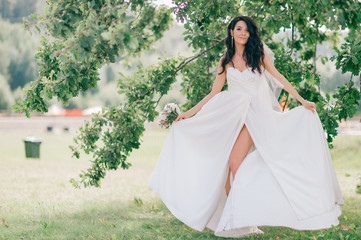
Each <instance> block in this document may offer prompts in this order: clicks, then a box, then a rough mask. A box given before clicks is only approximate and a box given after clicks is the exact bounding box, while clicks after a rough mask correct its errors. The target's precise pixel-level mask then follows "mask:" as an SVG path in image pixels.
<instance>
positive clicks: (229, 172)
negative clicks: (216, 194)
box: [226, 167, 231, 196]
mask: <svg viewBox="0 0 361 240" xmlns="http://www.w3.org/2000/svg"><path fill="white" fill-rule="evenodd" d="M230 176H231V167H229V170H228V176H227V182H226V193H227V196H228V193H229V191H230V190H231V179H230Z"/></svg>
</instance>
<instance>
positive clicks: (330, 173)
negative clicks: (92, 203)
mask: <svg viewBox="0 0 361 240" xmlns="http://www.w3.org/2000/svg"><path fill="white" fill-rule="evenodd" d="M262 84H263V83H262ZM262 84H261V87H258V88H257V92H256V93H255V94H249V92H245V91H243V90H241V89H236V88H231V90H227V91H222V92H220V93H218V94H217V95H215V96H214V97H213V98H211V99H210V100H209V101H208V102H207V103H206V104H205V105H204V106H203V108H202V109H201V111H199V112H198V113H197V114H196V115H194V116H193V117H191V118H188V119H185V120H180V121H179V122H177V123H175V124H173V125H172V127H171V128H170V132H169V135H168V136H167V139H166V141H165V143H164V146H163V149H162V151H161V154H160V157H159V160H158V162H157V165H156V167H155V169H154V172H153V174H152V177H151V179H150V182H149V187H150V188H152V189H153V190H154V191H155V192H157V194H158V195H159V196H160V198H161V199H162V201H163V202H164V203H165V205H166V206H167V208H168V209H169V210H170V211H171V212H172V214H173V215H174V216H176V217H177V218H178V219H179V220H181V221H182V222H184V223H185V224H187V225H188V226H190V227H192V228H194V229H196V230H198V231H202V230H203V229H204V228H205V227H208V228H210V229H212V230H214V231H215V235H217V236H224V237H238V236H242V235H247V234H250V233H262V231H260V230H259V229H258V228H257V226H285V227H290V228H293V229H299V230H311V229H312V230H315V229H322V228H329V227H331V226H332V225H338V224H339V221H338V217H339V216H340V214H341V210H340V206H339V205H341V204H343V199H342V196H341V192H340V189H339V186H338V182H337V178H336V174H335V171H334V168H333V164H332V159H331V156H330V152H329V149H328V146H327V142H326V139H325V135H324V132H323V128H322V125H321V123H320V120H319V117H318V115H317V114H314V113H312V112H311V111H309V110H307V109H305V108H304V107H302V106H300V107H297V108H295V109H292V110H290V111H288V112H286V113H280V112H277V111H275V110H273V109H272V106H271V105H270V103H269V102H268V100H269V98H268V97H269V95H268V94H269V93H268V92H267V91H268V89H267V86H266V85H262ZM267 96H268V97H267ZM244 125H245V126H246V127H247V129H248V131H249V133H250V135H251V137H252V139H253V142H254V149H253V151H250V153H249V154H248V155H247V156H246V158H245V159H244V161H243V162H242V164H241V165H240V167H239V169H238V171H237V173H236V176H235V179H234V181H233V182H232V187H231V191H230V193H229V195H228V197H227V196H226V192H225V183H226V178H227V176H228V171H229V161H228V160H229V155H230V153H231V150H232V148H233V145H234V143H235V141H236V138H237V136H238V134H239V132H240V130H241V129H242V127H243V126H244Z"/></svg>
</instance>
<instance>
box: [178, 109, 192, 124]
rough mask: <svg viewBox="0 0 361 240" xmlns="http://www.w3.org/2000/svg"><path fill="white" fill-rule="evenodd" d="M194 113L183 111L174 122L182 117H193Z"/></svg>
mask: <svg viewBox="0 0 361 240" xmlns="http://www.w3.org/2000/svg"><path fill="white" fill-rule="evenodd" d="M193 115H194V114H192V113H190V112H189V111H187V112H184V113H181V114H179V115H178V116H177V118H176V119H175V120H174V122H178V121H179V120H181V119H187V118H190V117H192V116H193Z"/></svg>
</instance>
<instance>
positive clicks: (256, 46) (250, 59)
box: [219, 16, 264, 74]
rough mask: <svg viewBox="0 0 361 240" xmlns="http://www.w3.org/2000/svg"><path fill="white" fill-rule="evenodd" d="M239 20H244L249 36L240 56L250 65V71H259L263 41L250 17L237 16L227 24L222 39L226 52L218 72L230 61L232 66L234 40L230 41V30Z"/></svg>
mask: <svg viewBox="0 0 361 240" xmlns="http://www.w3.org/2000/svg"><path fill="white" fill-rule="evenodd" d="M239 21H244V22H245V23H246V24H247V28H248V32H249V38H248V40H247V43H246V45H245V48H244V52H243V55H242V57H243V59H244V60H245V62H246V65H247V66H249V67H252V72H254V70H255V69H257V70H258V72H259V73H261V67H260V65H261V63H262V64H263V61H264V53H263V43H262V41H261V38H260V36H259V32H258V27H257V25H256V23H255V22H254V21H253V19H252V18H250V17H247V16H238V17H235V18H234V19H233V20H232V21H231V22H230V23H229V24H228V31H227V37H226V38H225V40H224V42H225V44H226V47H227V50H226V53H225V55H224V58H223V62H222V68H223V70H222V72H221V73H219V74H222V73H223V72H224V71H225V69H226V65H227V63H229V62H230V63H232V65H233V67H234V64H233V61H232V58H233V56H234V54H235V52H236V47H235V42H234V40H233V43H232V35H231V30H234V27H235V26H236V24H237V23H238V22H239ZM232 46H233V47H232Z"/></svg>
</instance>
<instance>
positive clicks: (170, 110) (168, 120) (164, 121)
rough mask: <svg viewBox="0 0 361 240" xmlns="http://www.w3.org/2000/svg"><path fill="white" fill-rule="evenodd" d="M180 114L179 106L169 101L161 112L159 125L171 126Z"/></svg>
mask: <svg viewBox="0 0 361 240" xmlns="http://www.w3.org/2000/svg"><path fill="white" fill-rule="evenodd" d="M179 114H180V108H179V106H178V105H177V104H176V103H168V104H167V105H165V106H164V109H163V111H161V113H160V115H161V117H160V120H159V126H161V127H164V128H169V127H170V126H171V125H172V123H173V121H174V120H175V119H176V118H177V116H178V115H179Z"/></svg>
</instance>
